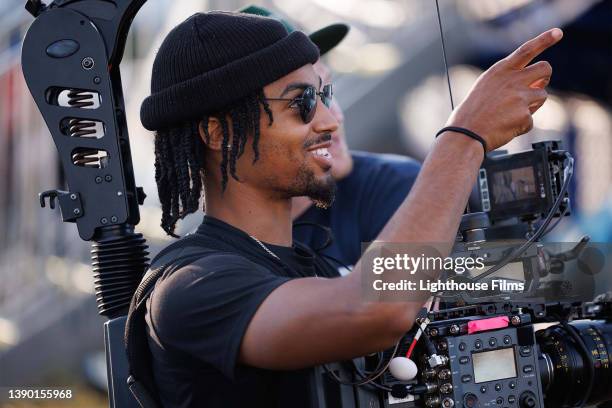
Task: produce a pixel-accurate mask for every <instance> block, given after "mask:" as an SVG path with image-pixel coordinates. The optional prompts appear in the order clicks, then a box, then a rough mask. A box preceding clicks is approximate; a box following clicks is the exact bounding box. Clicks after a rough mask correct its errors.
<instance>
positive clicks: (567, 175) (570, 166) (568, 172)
mask: <svg viewBox="0 0 612 408" xmlns="http://www.w3.org/2000/svg"><path fill="white" fill-rule="evenodd" d="M563 155H564V156H565V158H566V159H567V161H568V163H567V166H566V167H565V169H564V170H563V185H562V186H561V190H560V191H559V195H558V196H557V199H556V200H555V202H554V204H553V206H552V208H551V209H550V211H549V212H548V214H547V216H546V218H545V219H544V221H543V222H542V224H541V225H540V227H539V228H538V229H537V230H536V232H535V233H534V234H533V235H532V236H531V237H530V238H529V239H528V240H527V241H526V242H524V243H523V244H522V245H521V246H520V247H519V248H517V249H515V250H514V251H512V252H511V253H510V254H508V256H506V257H505V258H504V259H502V260H501V261H500V262H499V263H498V264H497V265H495V266H493V267H492V268H490V269H489V270H487V271H486V272H484V273H482V274H480V275H478V276H476V277H474V278H468V282H479V281H481V280H482V279H484V278H486V277H487V276H490V275H492V274H494V273H495V272H497V271H499V270H500V269H501V268H503V267H504V266H506V265H508V264H509V263H510V262H512V261H513V260H515V259H516V258H517V257H518V256H519V255H521V254H522V253H523V252H525V250H527V248H529V246H531V244H533V243H534V242H535V241H537V240H538V239H540V238H541V237H542V236H543V235H544V232H545V231H546V228H547V227H548V225H549V224H550V222H551V221H552V219H553V217H554V215H555V214H556V213H557V211H558V210H559V207H560V206H561V203H562V202H566V200H567V199H566V197H565V193H566V192H567V189H568V187H569V183H570V180H571V179H572V175H573V174H574V158H573V157H572V156H571V155H570V154H569V153H568V152H563ZM566 208H567V207H566ZM553 227H554V226H553ZM550 230H552V228H550V229H549V231H550ZM433 297H434V298H439V299H444V298H447V299H449V298H450V299H452V298H456V297H458V295H444V294H443V293H439V294H434V295H433Z"/></svg>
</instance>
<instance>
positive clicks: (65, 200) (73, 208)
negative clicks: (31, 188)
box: [38, 190, 83, 222]
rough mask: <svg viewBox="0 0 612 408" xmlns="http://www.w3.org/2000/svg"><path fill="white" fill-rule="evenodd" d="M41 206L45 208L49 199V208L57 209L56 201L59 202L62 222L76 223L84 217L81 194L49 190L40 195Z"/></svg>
mask: <svg viewBox="0 0 612 408" xmlns="http://www.w3.org/2000/svg"><path fill="white" fill-rule="evenodd" d="M38 197H39V199H40V206H41V207H43V208H44V207H45V199H46V198H49V207H51V209H54V208H55V199H56V198H57V201H58V202H59V206H60V212H61V213H62V221H64V222H75V220H76V219H77V218H80V217H82V216H83V205H82V204H81V195H80V194H79V193H71V192H66V191H60V190H47V191H44V192H42V193H40V194H39V195H38Z"/></svg>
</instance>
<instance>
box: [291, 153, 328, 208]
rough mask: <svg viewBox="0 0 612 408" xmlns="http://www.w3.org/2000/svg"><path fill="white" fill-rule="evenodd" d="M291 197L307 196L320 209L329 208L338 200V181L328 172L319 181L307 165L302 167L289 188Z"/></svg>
mask: <svg viewBox="0 0 612 408" xmlns="http://www.w3.org/2000/svg"><path fill="white" fill-rule="evenodd" d="M288 192H289V195H290V196H291V197H299V196H307V197H309V198H310V199H311V200H312V202H313V203H314V205H315V206H316V207H318V208H324V209H326V208H329V207H331V205H332V204H333V202H334V199H335V198H336V181H335V180H334V178H333V177H332V175H331V172H328V173H327V174H326V175H325V177H324V178H323V179H317V178H316V177H315V175H314V173H313V172H312V170H310V169H309V168H308V167H307V166H306V164H304V165H302V166H300V168H299V169H298V173H297V176H296V177H295V181H294V183H293V184H292V185H291V186H290V187H289V191H288Z"/></svg>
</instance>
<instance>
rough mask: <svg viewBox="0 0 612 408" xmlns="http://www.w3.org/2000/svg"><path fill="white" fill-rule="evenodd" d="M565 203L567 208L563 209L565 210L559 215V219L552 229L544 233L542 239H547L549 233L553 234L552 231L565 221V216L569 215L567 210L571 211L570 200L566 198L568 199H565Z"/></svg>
mask: <svg viewBox="0 0 612 408" xmlns="http://www.w3.org/2000/svg"><path fill="white" fill-rule="evenodd" d="M563 201H564V202H565V207H563V210H562V211H561V214H560V215H559V218H557V220H556V221H555V223H554V224H553V225H551V226H550V228H548V229H547V230H546V231H544V233H543V234H542V237H545V236H546V235H548V233H549V232H551V231H552V230H554V229H555V228H557V226H558V225H559V223H560V222H561V221H563V219H564V218H563V217H565V214H567V210H569V200H568V199H567V197H566V198H564V200H563Z"/></svg>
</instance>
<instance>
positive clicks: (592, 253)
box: [320, 142, 612, 408]
mask: <svg viewBox="0 0 612 408" xmlns="http://www.w3.org/2000/svg"><path fill="white" fill-rule="evenodd" d="M572 172H573V158H572V157H571V155H570V154H569V153H568V152H565V151H563V150H562V148H561V144H560V143H559V142H541V143H535V144H534V145H533V150H531V151H527V152H522V153H517V154H501V155H500V154H499V153H494V154H493V155H490V156H489V157H487V159H486V160H485V161H484V163H483V165H482V168H481V169H480V172H479V177H478V186H477V188H476V189H475V192H476V193H477V194H476V197H477V202H478V203H479V204H480V208H481V209H482V210H483V211H482V212H476V213H467V214H465V215H464V216H463V220H462V223H461V227H460V231H459V233H458V235H457V242H456V244H455V247H454V250H453V254H452V256H453V257H463V258H473V259H476V258H479V259H482V260H483V264H484V268H481V270H480V271H476V270H475V269H471V270H469V269H465V268H463V270H462V271H461V273H458V272H455V271H443V274H442V276H441V279H442V280H445V281H455V282H457V283H460V284H464V285H465V284H467V283H475V282H486V281H489V282H491V281H492V280H493V279H495V280H497V281H498V282H501V283H500V284H498V285H497V287H496V288H495V287H494V288H492V289H490V290H484V291H470V290H458V291H456V292H448V291H447V292H444V293H437V294H435V296H434V298H436V299H437V301H436V302H435V305H436V307H435V308H434V307H430V309H424V310H423V311H422V313H421V315H420V317H419V318H418V319H417V322H416V324H415V325H414V328H413V330H411V331H410V332H409V333H407V334H406V335H405V336H404V337H403V338H402V339H401V340H400V341H399V342H398V343H397V345H396V346H395V348H394V349H393V350H387V351H386V352H385V353H381V354H376V355H371V356H367V357H364V358H362V359H357V360H353V361H351V362H347V363H343V364H333V365H327V366H325V367H324V370H322V371H321V376H322V378H323V380H322V381H321V383H322V384H323V385H322V386H321V387H320V392H321V394H322V395H324V396H325V398H324V399H325V400H326V401H327V405H326V406H342V407H345V406H346V407H349V406H358V407H385V408H414V407H423V408H433V407H443V408H450V407H457V408H473V407H520V408H535V407H547V408H569V407H582V406H585V405H586V404H588V405H589V406H594V405H595V404H605V403H606V402H608V403H609V402H610V401H612V367H610V353H612V292H609V293H607V294H605V295H602V296H599V297H597V298H596V299H595V300H594V301H592V302H585V297H587V296H591V297H590V299H589V300H593V292H592V290H593V288H592V287H591V288H589V289H591V291H590V292H589V291H586V292H582V293H581V292H580V291H579V290H577V289H578V287H579V286H580V285H578V286H574V287H572V286H571V285H572V284H573V283H576V282H573V281H577V280H581V281H585V280H588V279H587V278H589V277H592V276H593V275H594V274H597V273H598V272H599V271H600V270H601V269H602V268H603V261H604V260H603V254H602V252H603V251H605V249H601V248H599V247H597V245H595V244H593V245H591V246H589V242H588V241H589V240H588V237H583V238H582V239H581V240H580V242H578V243H577V244H575V245H573V244H565V245H562V244H548V243H543V242H540V241H539V240H540V239H541V238H542V237H543V236H544V235H546V234H547V233H548V232H549V231H550V230H552V229H553V228H554V226H555V225H556V223H555V224H554V225H553V226H550V223H551V221H552V220H553V219H554V218H556V219H557V222H558V221H559V220H561V218H562V217H565V216H567V215H569V212H570V202H569V195H568V193H567V189H568V186H569V181H570V179H571V175H572ZM475 207H477V208H478V206H475ZM503 236H510V238H511V239H500V237H503ZM568 247H569V248H568ZM559 248H561V250H559ZM572 274H574V275H572ZM576 274H577V275H576ZM558 276H561V277H563V278H565V279H561V280H552V281H551V280H549V278H550V277H558ZM559 282H561V283H560V284H559ZM513 283H514V284H516V283H520V290H517V289H516V286H515V285H513ZM564 285H566V286H567V285H570V289H569V290H567V291H564V287H565V286H564ZM542 325H544V326H548V327H541V326H542ZM538 326H540V327H539V328H538ZM331 384H336V385H337V384H341V385H340V387H339V390H335V389H334V388H333V386H332V385H331ZM349 386H351V387H353V390H354V392H353V394H352V396H351V394H350V393H347V392H346V390H344V392H343V391H342V390H343V387H349ZM332 390H335V391H332ZM346 401H349V402H348V403H347V402H346ZM600 406H601V407H603V406H609V405H600Z"/></svg>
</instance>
